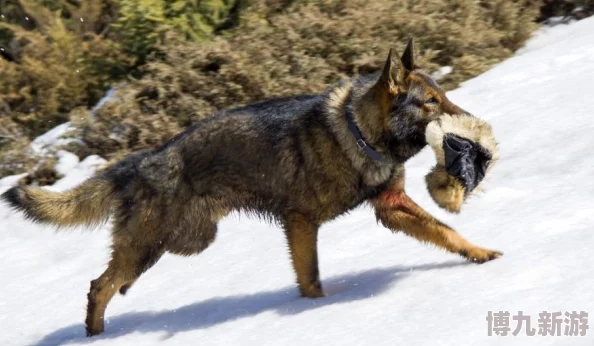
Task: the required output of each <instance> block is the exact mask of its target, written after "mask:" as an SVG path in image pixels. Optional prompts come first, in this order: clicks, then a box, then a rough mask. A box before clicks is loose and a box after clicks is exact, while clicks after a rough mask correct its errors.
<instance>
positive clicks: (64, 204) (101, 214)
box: [0, 177, 115, 227]
mask: <svg viewBox="0 0 594 346" xmlns="http://www.w3.org/2000/svg"><path fill="white" fill-rule="evenodd" d="M0 197H1V198H2V199H3V200H4V201H6V202H7V203H8V204H10V205H11V206H12V207H13V208H14V209H16V210H19V211H22V212H23V213H24V214H25V216H26V217H27V218H28V219H30V220H32V221H34V222H39V223H46V224H51V225H55V226H58V227H68V226H74V225H81V224H85V225H91V226H95V225H98V224H100V223H101V222H103V221H105V220H106V219H107V218H108V217H109V214H110V211H111V208H112V204H113V201H114V199H115V189H114V186H113V184H112V183H111V182H109V181H108V180H105V179H103V178H99V177H95V178H91V179H88V180H87V181H85V182H84V183H82V184H81V185H79V186H77V187H75V188H73V189H71V190H68V191H64V192H54V191H50V190H46V189H43V188H40V187H13V188H11V189H10V190H8V191H6V192H5V193H3V194H2V196H0Z"/></svg>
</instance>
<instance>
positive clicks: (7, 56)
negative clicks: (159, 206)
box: [0, 0, 594, 184]
mask: <svg viewBox="0 0 594 346" xmlns="http://www.w3.org/2000/svg"><path fill="white" fill-rule="evenodd" d="M593 12H594V0H317V1H314V0H301V1H299V0H170V1H168V0H87V1H84V0H0V177H3V176H7V175H12V174H18V173H23V172H29V173H30V174H29V177H28V178H27V179H25V180H23V182H24V183H31V182H35V183H38V184H48V183H52V182H53V181H55V179H57V178H59V175H58V174H56V172H55V171H54V170H53V169H52V167H53V165H54V163H55V160H56V159H55V150H56V149H64V150H68V151H70V152H73V153H75V154H76V155H78V156H79V157H80V158H81V159H82V158H84V157H86V156H88V155H91V154H98V155H101V156H103V157H104V158H106V159H108V160H112V161H113V160H115V159H118V158H121V157H122V156H124V155H126V154H127V153H129V152H131V151H135V150H139V149H143V148H150V147H154V146H156V145H159V144H160V143H162V142H163V141H165V140H166V139H168V138H169V137H171V136H172V135H174V134H175V133H177V132H178V131H180V130H181V129H182V128H184V127H186V126H188V125H189V124H191V123H193V122H195V121H197V120H199V119H202V118H204V117H206V116H208V115H209V114H211V113H212V112H213V111H215V110H217V109H222V108H228V107H232V106H237V105H240V104H245V103H248V102H252V101H256V100H261V99H264V98H269V97H275V96H283V95H290V94H298V93H307V92H319V91H321V90H323V89H325V88H326V87H327V86H328V85H329V84H331V83H334V82H336V81H338V80H340V79H342V78H345V77H349V76H352V75H356V74H362V73H369V72H374V71H376V70H377V69H378V68H380V66H381V63H382V62H383V60H384V59H385V55H386V53H387V51H388V48H389V47H395V48H397V49H399V50H402V48H403V45H404V44H405V43H406V41H407V39H408V38H409V37H414V38H415V39H416V41H417V43H418V45H417V46H418V48H419V50H420V51H419V52H418V54H419V56H420V57H421V64H422V66H424V67H425V68H426V69H427V70H428V71H429V72H435V71H439V70H440V68H441V67H445V66H447V67H448V68H449V69H451V72H450V73H447V74H442V75H441V76H440V77H439V82H440V83H441V84H442V85H443V86H444V87H445V88H446V89H451V88H454V87H456V86H457V85H458V84H459V83H460V82H462V81H464V80H466V79H468V78H470V77H473V76H476V75H478V74H480V73H481V72H483V71H485V70H487V69H488V68H490V67H491V66H493V64H495V63H497V62H499V61H501V60H502V59H505V58H506V57H508V56H510V55H511V54H512V53H513V52H514V51H515V50H517V49H518V48H520V47H521V46H522V44H523V43H524V42H525V41H526V39H527V38H529V36H530V35H531V33H532V32H533V31H534V30H535V29H536V28H537V27H538V26H539V25H540V24H541V23H544V22H547V21H551V20H554V21H557V22H558V21H566V20H568V19H571V18H573V19H580V18H583V17H585V16H588V15H590V14H592V13H593ZM108 90H112V93H111V97H110V98H109V101H108V102H105V103H104V104H103V105H102V106H101V107H94V106H95V105H96V104H97V102H98V101H99V100H100V99H101V98H103V96H104V95H105V93H106V92H107V91H108ZM68 121H70V128H71V131H70V132H69V134H68V136H70V137H71V139H73V140H70V141H65V142H66V143H67V144H64V145H62V146H59V147H57V148H54V149H53V151H49V152H44V153H43V154H41V153H39V152H33V151H31V150H30V143H31V141H32V140H33V139H34V138H35V137H36V136H39V135H40V134H42V133H44V132H46V131H47V130H49V129H51V128H53V127H55V126H56V125H58V124H61V123H64V122H68Z"/></svg>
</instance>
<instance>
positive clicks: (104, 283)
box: [85, 238, 164, 336]
mask: <svg viewBox="0 0 594 346" xmlns="http://www.w3.org/2000/svg"><path fill="white" fill-rule="evenodd" d="M163 252H164V251H163V247H162V246H160V247H158V246H150V245H149V244H142V245H141V244H137V243H134V244H133V245H132V244H130V243H128V241H123V240H121V239H118V238H114V245H113V252H112V258H111V260H110V262H109V265H108V267H107V270H105V272H104V273H103V274H102V275H101V276H100V277H99V278H97V279H96V280H93V281H91V289H90V292H89V294H88V300H89V301H88V306H87V318H86V321H85V323H86V326H87V336H93V335H97V334H100V333H101V332H103V330H104V315H105V309H106V308H107V304H108V303H109V301H110V300H111V298H112V297H113V296H114V294H115V293H116V292H117V291H118V290H120V291H121V290H127V288H129V287H130V285H132V283H133V282H134V281H135V280H136V279H137V278H138V277H139V276H140V275H141V274H142V273H143V272H145V271H146V270H148V269H149V268H150V267H151V266H153V265H154V264H155V263H156V262H157V261H158V260H159V258H161V256H162V255H163Z"/></svg>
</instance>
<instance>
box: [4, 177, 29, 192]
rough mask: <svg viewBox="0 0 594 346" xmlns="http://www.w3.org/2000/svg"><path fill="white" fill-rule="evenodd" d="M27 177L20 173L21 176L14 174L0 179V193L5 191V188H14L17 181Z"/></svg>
mask: <svg viewBox="0 0 594 346" xmlns="http://www.w3.org/2000/svg"><path fill="white" fill-rule="evenodd" d="M27 175H29V173H22V174H15V175H9V176H6V177H4V178H2V179H0V191H3V190H6V188H9V187H12V186H16V185H18V183H19V180H21V179H22V178H24V177H26V176H27Z"/></svg>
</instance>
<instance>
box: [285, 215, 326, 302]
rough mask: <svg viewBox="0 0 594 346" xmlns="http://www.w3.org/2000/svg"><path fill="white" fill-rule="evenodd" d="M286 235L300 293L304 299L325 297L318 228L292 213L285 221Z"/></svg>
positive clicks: (301, 216)
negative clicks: (319, 255)
mask: <svg viewBox="0 0 594 346" xmlns="http://www.w3.org/2000/svg"><path fill="white" fill-rule="evenodd" d="M285 234H286V235H287V241H288V243H289V250H290V251H291V259H292V261H293V269H294V270H295V274H296V275H297V284H298V285H299V292H300V293H301V295H302V296H303V297H308V298H319V297H323V296H324V292H323V291H322V285H321V284H320V271H319V269H318V245H317V244H318V226H317V225H316V224H314V223H312V222H310V221H309V220H308V219H307V218H306V217H305V216H303V215H301V214H299V213H291V214H290V215H288V216H287V218H286V221H285Z"/></svg>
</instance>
